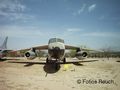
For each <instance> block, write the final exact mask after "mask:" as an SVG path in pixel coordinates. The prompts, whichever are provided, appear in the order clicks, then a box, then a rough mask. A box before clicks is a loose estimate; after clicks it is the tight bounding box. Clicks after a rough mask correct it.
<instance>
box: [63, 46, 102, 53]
mask: <svg viewBox="0 0 120 90" xmlns="http://www.w3.org/2000/svg"><path fill="white" fill-rule="evenodd" d="M65 49H76V50H78V49H80V50H82V51H93V52H103V51H102V50H94V49H90V48H81V47H77V46H70V45H65Z"/></svg>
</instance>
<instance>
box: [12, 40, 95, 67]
mask: <svg viewBox="0 0 120 90" xmlns="http://www.w3.org/2000/svg"><path fill="white" fill-rule="evenodd" d="M70 49H74V50H76V54H75V57H76V58H78V59H79V60H77V61H76V62H90V60H89V61H83V59H85V58H86V57H87V55H88V54H87V52H86V51H91V50H89V49H83V48H82V49H81V48H80V47H76V46H70V45H65V44H64V40H63V39H60V38H51V39H49V42H48V45H43V46H36V47H32V48H27V49H21V50H17V52H25V53H24V55H25V57H26V58H27V59H28V60H33V59H35V58H36V57H37V56H38V55H39V54H38V53H39V51H40V50H48V56H47V58H46V62H43V63H41V62H28V61H27V62H24V61H23V62H21V61H17V62H16V61H12V62H11V63H29V64H48V63H53V62H54V64H56V65H55V68H56V69H57V67H58V64H60V63H61V64H62V63H71V61H70V62H68V61H67V62H66V57H65V50H70ZM15 52H16V51H15ZM80 60H82V61H80ZM92 61H96V60H92ZM72 62H74V61H72ZM54 64H53V65H54Z"/></svg>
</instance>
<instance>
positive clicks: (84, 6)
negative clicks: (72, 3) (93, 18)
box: [73, 4, 86, 16]
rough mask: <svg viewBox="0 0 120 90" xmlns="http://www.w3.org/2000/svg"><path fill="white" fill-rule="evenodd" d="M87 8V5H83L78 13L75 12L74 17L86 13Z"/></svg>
mask: <svg viewBox="0 0 120 90" xmlns="http://www.w3.org/2000/svg"><path fill="white" fill-rule="evenodd" d="M85 8H86V4H83V5H82V7H81V8H80V9H79V10H77V11H76V12H73V15H74V16H76V15H80V14H81V13H82V12H84V10H85Z"/></svg>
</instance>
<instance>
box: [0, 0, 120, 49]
mask: <svg viewBox="0 0 120 90" xmlns="http://www.w3.org/2000/svg"><path fill="white" fill-rule="evenodd" d="M5 36H8V37H9V40H8V48H9V49H21V48H26V47H31V46H38V45H44V44H47V43H48V40H49V38H52V37H58V38H63V39H64V40H65V43H66V44H70V45H86V46H88V47H90V48H94V49H100V48H104V47H114V48H116V49H119V50H120V0H0V43H2V42H3V40H4V38H5Z"/></svg>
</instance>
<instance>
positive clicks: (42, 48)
mask: <svg viewBox="0 0 120 90" xmlns="http://www.w3.org/2000/svg"><path fill="white" fill-rule="evenodd" d="M31 48H34V49H37V50H46V49H48V45H42V46H36V47H31ZM31 48H26V49H21V50H17V51H20V52H21V51H28V50H30V49H31Z"/></svg>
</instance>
